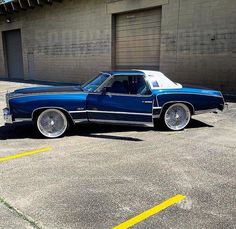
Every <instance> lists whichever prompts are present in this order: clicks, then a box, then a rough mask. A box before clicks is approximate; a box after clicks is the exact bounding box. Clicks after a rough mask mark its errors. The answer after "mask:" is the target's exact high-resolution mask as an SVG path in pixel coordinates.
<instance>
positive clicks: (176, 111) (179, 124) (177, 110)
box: [164, 103, 191, 130]
mask: <svg viewBox="0 0 236 229" xmlns="http://www.w3.org/2000/svg"><path fill="white" fill-rule="evenodd" d="M190 118H191V112H190V110H189V108H188V107H187V106H186V105H185V104H182V103H176V104H173V105H171V106H170V107H169V108H168V109H167V110H166V112H165V115H164V121H165V125H166V126H167V127H168V128H169V129H170V130H182V129H184V128H185V127H186V126H187V125H188V124H189V121H190Z"/></svg>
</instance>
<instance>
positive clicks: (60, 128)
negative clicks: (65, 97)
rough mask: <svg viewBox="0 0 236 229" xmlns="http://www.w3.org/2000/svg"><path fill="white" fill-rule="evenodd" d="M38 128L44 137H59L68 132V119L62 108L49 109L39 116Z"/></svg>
mask: <svg viewBox="0 0 236 229" xmlns="http://www.w3.org/2000/svg"><path fill="white" fill-rule="evenodd" d="M37 128H38V130H39V132H40V133H41V134H42V135H43V136H44V137H47V138H58V137H61V136H63V135H64V133H65V132H66V130H67V128H68V121H67V118H66V116H65V115H64V113H63V112H61V111H60V110H57V109H47V110H44V111H43V112H42V113H40V115H39V116H38V118H37Z"/></svg>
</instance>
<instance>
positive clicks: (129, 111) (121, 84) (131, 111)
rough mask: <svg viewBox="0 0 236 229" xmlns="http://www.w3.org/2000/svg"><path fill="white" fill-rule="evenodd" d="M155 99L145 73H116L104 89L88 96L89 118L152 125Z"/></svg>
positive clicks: (94, 120) (91, 119)
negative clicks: (137, 74) (145, 78)
mask: <svg viewBox="0 0 236 229" xmlns="http://www.w3.org/2000/svg"><path fill="white" fill-rule="evenodd" d="M104 89H105V90H104ZM104 91H105V92H104ZM153 100H154V97H153V95H152V94H151V92H150V89H149V87H148V85H147V83H146V81H145V80H144V77H143V76H142V75H140V76H130V75H118V76H113V77H112V78H111V79H109V80H108V82H107V83H106V84H105V85H104V88H101V90H100V91H98V92H97V93H91V94H89V95H88V97H87V114H88V119H89V120H90V121H92V122H105V123H117V124H119V123H124V124H125V123H127V124H151V123H152V110H153Z"/></svg>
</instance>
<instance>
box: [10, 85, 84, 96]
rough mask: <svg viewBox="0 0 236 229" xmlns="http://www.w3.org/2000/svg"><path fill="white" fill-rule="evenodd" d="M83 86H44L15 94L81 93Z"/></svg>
mask: <svg viewBox="0 0 236 229" xmlns="http://www.w3.org/2000/svg"><path fill="white" fill-rule="evenodd" d="M80 91H83V89H82V87H81V86H44V87H30V88H22V89H18V90H15V91H14V94H24V95H27V94H44V93H47V94H48V93H62V92H80Z"/></svg>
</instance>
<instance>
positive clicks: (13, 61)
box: [3, 29, 24, 79]
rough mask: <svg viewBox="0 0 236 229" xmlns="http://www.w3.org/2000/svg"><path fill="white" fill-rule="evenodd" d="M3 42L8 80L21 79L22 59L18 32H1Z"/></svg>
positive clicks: (22, 74) (22, 75)
mask: <svg viewBox="0 0 236 229" xmlns="http://www.w3.org/2000/svg"><path fill="white" fill-rule="evenodd" d="M3 42H4V49H5V57H6V63H7V70H8V78H10V79H23V78H24V73H23V58H22V46H21V33H20V30H19V29H17V30H10V31H6V32H3Z"/></svg>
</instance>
